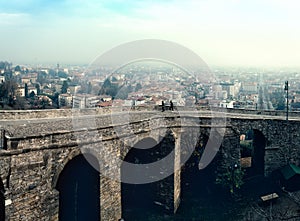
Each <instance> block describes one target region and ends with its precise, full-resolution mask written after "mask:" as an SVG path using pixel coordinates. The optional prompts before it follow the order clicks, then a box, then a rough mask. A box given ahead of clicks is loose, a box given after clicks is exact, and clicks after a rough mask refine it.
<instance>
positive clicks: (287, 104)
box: [284, 81, 289, 121]
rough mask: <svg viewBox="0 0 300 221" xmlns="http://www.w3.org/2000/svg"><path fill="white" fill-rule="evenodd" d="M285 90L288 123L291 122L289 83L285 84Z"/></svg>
mask: <svg viewBox="0 0 300 221" xmlns="http://www.w3.org/2000/svg"><path fill="white" fill-rule="evenodd" d="M284 90H285V91H286V121H288V120H289V82H288V81H286V82H285V86H284Z"/></svg>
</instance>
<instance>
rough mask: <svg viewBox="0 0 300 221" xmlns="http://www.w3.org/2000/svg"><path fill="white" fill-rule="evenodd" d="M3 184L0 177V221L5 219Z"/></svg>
mask: <svg viewBox="0 0 300 221" xmlns="http://www.w3.org/2000/svg"><path fill="white" fill-rule="evenodd" d="M4 192H5V189H4V185H3V182H2V179H1V178H0V221H4V220H5V197H4Z"/></svg>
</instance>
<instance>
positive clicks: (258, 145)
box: [240, 129, 266, 177]
mask: <svg viewBox="0 0 300 221" xmlns="http://www.w3.org/2000/svg"><path fill="white" fill-rule="evenodd" d="M265 147H266V139H265V137H264V135H263V134H262V133H261V132H260V131H258V130H252V129H251V130H248V131H246V133H245V134H242V135H241V136H240V148H241V166H242V167H243V168H245V170H246V175H247V176H248V177H251V176H257V175H261V176H264V171H265Z"/></svg>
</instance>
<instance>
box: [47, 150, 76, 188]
mask: <svg viewBox="0 0 300 221" xmlns="http://www.w3.org/2000/svg"><path fill="white" fill-rule="evenodd" d="M80 154H81V151H80V149H79V148H76V149H75V150H72V151H71V152H70V153H69V154H68V155H67V157H66V158H65V159H64V160H63V161H62V162H61V163H60V164H58V167H57V168H56V171H55V174H54V176H53V178H52V188H53V189H55V188H56V186H57V181H58V178H59V175H60V174H61V172H62V171H63V169H64V168H65V166H66V165H67V163H68V162H69V161H71V160H72V159H73V158H74V157H76V156H78V155H80Z"/></svg>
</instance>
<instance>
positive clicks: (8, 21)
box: [0, 0, 300, 66]
mask: <svg viewBox="0 0 300 221" xmlns="http://www.w3.org/2000/svg"><path fill="white" fill-rule="evenodd" d="M299 11H300V1H298V0H186V1H184V0H165V1H163V0H152V1H150V0H49V1H46V0H45V1H42V0H40V1H38V0H36V1H34V0H9V1H8V0H0V30H1V31H0V42H1V43H0V60H8V61H11V62H13V63H14V64H16V63H56V62H59V63H62V64H63V63H65V64H66V63H71V64H75V63H86V64H87V63H90V62H91V61H92V60H93V59H94V58H95V57H96V56H98V55H100V54H102V53H103V52H105V51H107V50H109V49H110V48H112V47H115V46H117V45H119V44H122V43H125V42H128V41H134V40H139V39H149V38H150V39H151V38H155V39H163V40H169V41H174V42H177V43H179V44H182V45H184V46H186V47H188V48H189V49H191V50H193V51H194V52H196V53H197V54H198V55H199V56H200V57H202V59H203V60H204V61H205V62H206V63H207V64H208V65H247V66H262V65H263V66H264V65H265V66H273V65H275V66H300V13H299Z"/></svg>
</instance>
